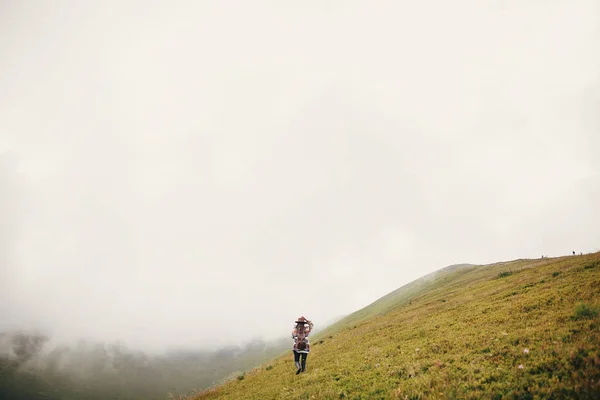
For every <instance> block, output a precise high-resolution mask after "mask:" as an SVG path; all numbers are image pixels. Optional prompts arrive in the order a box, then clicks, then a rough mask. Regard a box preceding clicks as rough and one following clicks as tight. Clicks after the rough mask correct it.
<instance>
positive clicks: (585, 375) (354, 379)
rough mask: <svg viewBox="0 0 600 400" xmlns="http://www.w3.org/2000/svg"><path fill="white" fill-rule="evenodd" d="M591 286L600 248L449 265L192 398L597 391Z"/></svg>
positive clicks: (583, 395)
mask: <svg viewBox="0 0 600 400" xmlns="http://www.w3.org/2000/svg"><path fill="white" fill-rule="evenodd" d="M599 293H600V253H595V254H590V255H583V256H569V257H560V258H544V259H536V260H516V261H512V262H504V263H497V264H492V265H485V266H472V265H460V266H452V267H449V268H447V269H445V270H441V271H438V272H437V273H435V274H430V275H429V276H426V277H423V278H421V279H419V280H417V281H414V282H412V283H410V284H408V285H405V286H403V287H401V288H400V289H398V290H396V291H394V292H392V293H390V294H389V295H387V296H385V297H383V298H381V299H379V300H378V301H376V302H374V303H373V304H371V305H369V306H368V307H365V308H364V309H362V310H359V311H357V312H356V313H354V314H351V315H350V316H348V317H346V318H344V319H343V320H341V321H339V322H338V323H336V324H334V325H333V326H331V327H329V328H328V329H326V330H324V331H322V332H320V333H319V334H318V335H315V337H313V339H312V341H311V343H312V351H311V353H310V355H309V357H308V364H307V372H306V373H303V374H300V375H295V367H294V363H293V357H292V354H291V350H290V351H289V352H286V353H285V354H284V355H283V356H281V357H279V358H276V359H274V360H272V361H271V362H269V363H267V364H264V365H262V366H261V367H259V368H256V369H254V370H252V371H250V372H248V373H247V374H244V375H239V376H238V377H236V378H234V379H233V380H231V381H229V382H227V383H226V384H224V385H222V386H219V387H216V388H212V389H209V390H206V391H204V392H201V393H198V394H196V395H195V396H193V397H191V398H190V399H195V400H207V399H235V400H241V399H261V400H266V399H453V398H457V399H537V398H545V399H563V398H570V399H572V398H578V399H593V398H595V399H598V398H600V320H599V316H598V312H599V308H600V299H599ZM317 323H318V322H317Z"/></svg>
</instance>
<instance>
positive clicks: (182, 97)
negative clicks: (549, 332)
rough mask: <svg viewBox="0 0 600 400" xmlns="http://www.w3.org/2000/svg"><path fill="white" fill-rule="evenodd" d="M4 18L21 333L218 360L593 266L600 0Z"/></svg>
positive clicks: (22, 10) (7, 237)
mask: <svg viewBox="0 0 600 400" xmlns="http://www.w3.org/2000/svg"><path fill="white" fill-rule="evenodd" d="M3 7H4V8H3V12H2V13H1V15H2V17H1V19H0V51H2V54H5V55H6V57H4V59H3V62H2V64H0V88H2V93H3V94H2V96H0V151H6V150H10V151H12V152H13V154H15V155H16V156H18V164H16V167H15V166H13V167H11V168H8V167H6V166H5V165H4V164H3V165H4V166H3V167H2V169H1V171H2V174H3V175H2V177H3V178H2V179H3V180H2V181H1V184H2V185H3V186H2V187H1V189H0V190H2V200H1V201H2V202H1V203H0V204H1V205H2V207H1V208H0V213H1V214H0V215H2V218H4V219H5V220H6V221H7V222H6V223H3V224H2V227H1V228H0V231H1V233H2V235H1V236H0V238H1V242H0V246H2V247H1V248H2V249H4V253H3V254H8V255H9V256H6V255H5V256H4V259H3V261H2V262H3V266H2V268H3V269H2V270H1V271H2V273H3V274H4V275H3V277H6V276H8V277H9V278H8V280H6V279H4V281H5V282H10V284H9V285H6V286H7V287H8V286H10V289H11V291H10V295H6V294H4V296H5V297H6V296H10V297H9V300H10V307H8V306H6V307H4V308H2V309H0V311H2V313H3V316H6V317H5V318H3V319H2V320H3V321H4V324H5V325H4V326H3V328H5V329H6V328H9V327H42V328H46V329H48V330H50V331H52V332H53V333H54V334H55V335H56V336H58V337H64V338H68V340H74V339H76V338H78V337H86V338H90V339H97V340H104V339H107V340H112V339H115V340H116V339H119V340H125V341H127V342H128V344H130V345H133V346H139V347H143V348H147V349H159V348H164V347H168V346H174V345H177V346H187V345H197V346H215V345H220V344H229V343H233V342H239V341H241V340H244V339H245V335H246V333H245V332H243V331H242V330H240V329H239V327H240V326H247V325H249V324H251V325H252V326H255V330H254V331H253V334H255V335H257V336H263V337H266V338H269V337H280V336H282V335H287V334H288V333H287V331H288V328H289V322H290V321H292V319H293V318H296V317H297V316H298V315H306V316H308V317H309V318H311V319H312V320H314V321H315V323H316V324H317V325H318V324H319V322H318V321H325V320H331V318H333V317H335V316H338V315H340V314H345V313H349V312H352V311H354V310H356V309H357V308H360V307H363V306H365V305H367V304H368V303H370V302H371V301H374V300H376V299H377V298H378V297H381V296H383V295H385V294H386V293H388V292H389V291H391V290H394V289H396V288H397V287H399V286H401V285H403V284H405V283H407V282H409V281H410V280H412V279H415V278H418V277H420V276H422V275H424V274H426V273H428V272H431V271H434V270H436V269H439V268H442V267H444V266H446V265H449V264H454V263H463V262H468V263H479V262H481V263H483V262H495V261H499V260H506V259H511V258H520V257H539V256H540V255H541V254H546V255H560V254H566V253H569V252H571V251H572V250H576V251H593V250H597V249H596V247H595V246H597V242H598V237H597V235H596V233H595V232H596V230H595V226H597V224H598V222H600V221H599V219H600V214H598V212H597V210H596V208H597V207H595V205H596V204H597V203H598V200H599V196H600V186H599V184H598V183H597V182H599V181H598V171H599V168H600V165H599V162H598V161H597V157H595V153H594V151H595V149H596V148H598V146H599V145H600V142H598V140H599V139H598V138H599V137H600V136H599V135H598V133H599V127H600V125H599V124H598V118H597V112H596V109H597V107H596V106H597V105H598V104H599V99H600V97H599V96H598V94H599V93H600V91H599V88H600V84H599V83H600V79H599V78H600V74H599V73H598V71H600V57H599V56H598V54H597V52H596V51H594V50H595V49H596V48H597V45H598V43H599V42H600V32H599V30H598V21H597V18H596V17H595V16H596V15H597V13H596V12H595V11H597V4H596V2H594V1H591V0H590V1H585V0H582V1H570V2H567V1H562V2H554V3H552V4H547V3H542V2H530V3H527V4H522V3H520V2H515V1H502V2H475V1H466V0H465V1H459V2H453V3H447V2H439V1H438V2H434V1H433V0H431V1H428V2H425V3H419V4H411V5H402V4H398V3H397V2H379V3H377V4H366V3H363V2H351V1H350V2H349V1H345V2H343V3H342V2H331V3H328V4H327V5H324V4H321V3H316V2H314V3H311V2H308V3H306V2H304V3H302V4H300V3H298V4H293V5H292V4H286V5H283V4H280V5H273V4H269V3H268V2H259V3H252V4H250V3H248V4H242V3H239V4H236V7H233V8H232V7H230V5H226V4H224V3H221V2H203V3H202V4H199V3H192V2H190V3H181V4H180V7H166V6H165V5H164V4H161V3H160V2H145V3H143V4H142V3H139V2H136V1H131V2H125V3H123V2H120V3H118V4H117V3H114V4H113V3H103V4H100V5H88V4H81V3H76V2H65V3H61V4H57V5H53V6H52V7H50V6H48V5H39V4H36V5H35V7H34V6H33V3H27V2H21V3H19V4H16V3H14V4H12V3H11V4H9V3H7V4H5V5H4V6H3ZM431 10H436V12H432V11H431ZM15 168H16V171H17V172H18V173H17V172H15ZM6 177H9V178H10V179H9V180H7V179H8V178H6ZM15 210H18V211H15ZM7 257H8V258H7ZM4 304H7V303H6V302H4Z"/></svg>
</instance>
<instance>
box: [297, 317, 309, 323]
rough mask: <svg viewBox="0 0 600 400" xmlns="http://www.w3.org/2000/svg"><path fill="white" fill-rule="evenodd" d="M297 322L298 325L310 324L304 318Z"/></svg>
mask: <svg viewBox="0 0 600 400" xmlns="http://www.w3.org/2000/svg"><path fill="white" fill-rule="evenodd" d="M295 322H296V323H297V324H306V323H308V320H307V319H306V318H304V317H300V318H298V320H297V321H295Z"/></svg>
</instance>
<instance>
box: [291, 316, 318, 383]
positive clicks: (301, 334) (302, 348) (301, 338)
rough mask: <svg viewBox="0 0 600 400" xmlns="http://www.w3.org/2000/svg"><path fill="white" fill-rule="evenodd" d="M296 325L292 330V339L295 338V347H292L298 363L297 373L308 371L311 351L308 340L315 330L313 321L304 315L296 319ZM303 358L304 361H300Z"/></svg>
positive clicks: (295, 360)
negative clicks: (307, 360)
mask: <svg viewBox="0 0 600 400" xmlns="http://www.w3.org/2000/svg"><path fill="white" fill-rule="evenodd" d="M295 323H296V325H295V326H294V329H293V330H292V339H294V347H293V349H292V351H293V353H294V362H295V363H296V368H297V369H298V370H297V371H296V375H298V374H299V373H300V372H305V371H306V358H307V357H308V353H310V343H309V341H308V335H309V334H310V333H311V332H312V330H313V326H314V325H313V323H312V321H309V320H307V319H306V318H304V317H303V316H302V317H300V318H298V320H297V321H295ZM300 359H302V362H300Z"/></svg>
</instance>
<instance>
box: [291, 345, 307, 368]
mask: <svg viewBox="0 0 600 400" xmlns="http://www.w3.org/2000/svg"><path fill="white" fill-rule="evenodd" d="M292 351H293V352H294V362H295V363H296V368H298V369H299V370H302V372H304V371H306V357H308V353H298V352H297V351H296V350H292ZM300 357H302V364H300Z"/></svg>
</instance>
